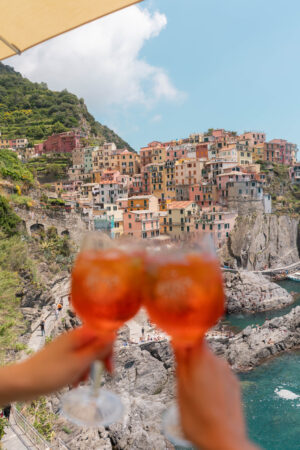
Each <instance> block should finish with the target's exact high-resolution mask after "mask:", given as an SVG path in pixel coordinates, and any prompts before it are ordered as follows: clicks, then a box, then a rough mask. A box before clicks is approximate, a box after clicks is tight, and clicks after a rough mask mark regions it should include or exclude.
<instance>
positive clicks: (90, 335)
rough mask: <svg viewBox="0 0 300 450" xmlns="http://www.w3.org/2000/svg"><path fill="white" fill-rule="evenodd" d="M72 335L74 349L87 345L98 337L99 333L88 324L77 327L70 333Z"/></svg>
mask: <svg viewBox="0 0 300 450" xmlns="http://www.w3.org/2000/svg"><path fill="white" fill-rule="evenodd" d="M69 334H70V335H71V337H72V341H73V348H74V350H76V349H80V348H81V347H85V346H86V345H89V344H90V343H92V342H94V341H96V340H97V339H98V336H97V334H96V333H95V332H94V331H93V330H91V329H90V328H88V327H86V326H82V327H80V328H76V330H74V331H71V332H70V333H69Z"/></svg>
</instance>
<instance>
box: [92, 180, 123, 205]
mask: <svg viewBox="0 0 300 450" xmlns="http://www.w3.org/2000/svg"><path fill="white" fill-rule="evenodd" d="M126 196H127V189H126V188H124V186H123V185H122V184H120V183H115V182H111V181H102V182H101V183H98V184H95V183H94V186H93V200H94V204H98V205H102V206H103V205H104V204H105V203H115V202H116V200H117V199H118V198H120V197H126Z"/></svg>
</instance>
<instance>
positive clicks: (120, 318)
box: [62, 233, 144, 428]
mask: <svg viewBox="0 0 300 450" xmlns="http://www.w3.org/2000/svg"><path fill="white" fill-rule="evenodd" d="M108 244H109V245H110V244H111V242H110V241H108V240H107V238H106V237H105V236H103V235H102V234H100V233H98V234H96V233H94V234H91V235H90V237H89V238H88V239H87V240H86V243H85V245H84V246H83V249H82V251H81V252H80V254H79V255H78V257H77V259H76V261H75V265H74V268H73V271H72V304H73V307H74V309H75V311H76V313H77V314H78V316H79V317H80V318H81V319H82V320H83V322H84V323H85V324H86V326H87V327H89V328H91V329H93V330H94V331H95V332H96V333H97V334H98V335H99V336H100V337H101V342H103V344H104V343H105V342H107V343H111V342H113V341H114V339H115V337H116V332H117V330H118V328H120V327H121V326H122V325H123V324H124V322H126V321H127V320H128V319H130V318H131V317H133V316H134V315H135V314H136V313H137V311H138V309H139V307H140V305H141V295H140V282H141V280H142V278H143V273H144V268H143V267H144V264H143V261H142V257H141V255H139V254H137V253H135V254H134V252H132V251H128V247H127V248H125V247H124V246H123V247H121V246H119V248H115V247H112V246H111V245H110V246H108ZM102 370H103V364H102V363H101V362H100V361H95V362H94V363H93V368H92V370H91V378H92V386H91V387H88V386H85V387H82V386H81V387H80V388H77V389H74V390H71V391H69V392H67V393H66V394H65V395H64V396H63V398H62V411H63V413H64V415H65V417H67V418H68V419H69V420H71V421H72V422H74V423H75V424H77V425H79V426H90V427H95V428H98V427H99V425H103V426H108V425H110V424H111V423H114V422H116V421H118V420H119V419H120V418H121V416H122V414H123V412H124V408H123V404H122V402H121V400H120V398H119V397H118V396H117V395H116V394H114V393H113V392H110V391H108V390H106V389H100V384H101V374H102Z"/></svg>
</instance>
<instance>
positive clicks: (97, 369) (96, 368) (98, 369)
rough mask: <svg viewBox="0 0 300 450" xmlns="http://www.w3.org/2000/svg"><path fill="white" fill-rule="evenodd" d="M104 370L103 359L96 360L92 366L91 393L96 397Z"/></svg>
mask: <svg viewBox="0 0 300 450" xmlns="http://www.w3.org/2000/svg"><path fill="white" fill-rule="evenodd" d="M103 370H104V364H103V362H101V361H94V362H93V364H92V367H91V380H92V386H91V395H92V397H94V398H96V397H98V394H99V389H100V386H101V381H102V374H103Z"/></svg>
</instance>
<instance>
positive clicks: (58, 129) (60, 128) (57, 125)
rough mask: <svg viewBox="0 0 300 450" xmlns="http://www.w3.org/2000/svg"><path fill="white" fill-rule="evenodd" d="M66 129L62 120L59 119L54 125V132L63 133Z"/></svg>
mask: <svg viewBox="0 0 300 450" xmlns="http://www.w3.org/2000/svg"><path fill="white" fill-rule="evenodd" d="M64 131H66V127H65V126H64V125H63V124H62V123H61V122H58V121H57V122H55V124H54V125H52V133H54V134H58V133H63V132H64Z"/></svg>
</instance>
